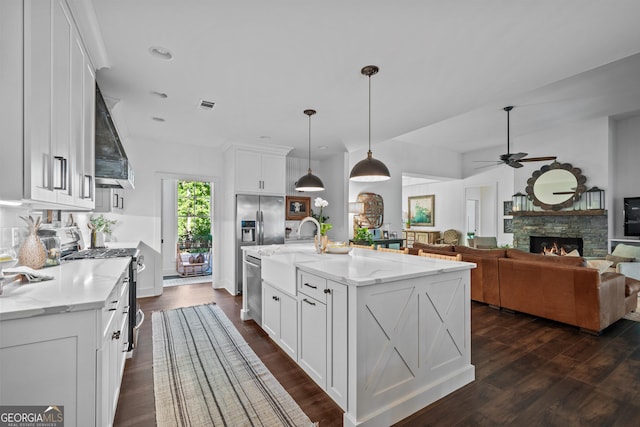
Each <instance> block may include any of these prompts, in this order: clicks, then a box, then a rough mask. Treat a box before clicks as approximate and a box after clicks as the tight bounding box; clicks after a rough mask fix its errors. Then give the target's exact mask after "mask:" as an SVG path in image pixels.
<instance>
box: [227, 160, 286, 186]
mask: <svg viewBox="0 0 640 427" xmlns="http://www.w3.org/2000/svg"><path fill="white" fill-rule="evenodd" d="M235 182H236V192H237V193H248V194H263V193H264V194H284V193H285V182H286V159H285V155H284V154H270V153H262V152H259V151H251V150H237V151H236V153H235Z"/></svg>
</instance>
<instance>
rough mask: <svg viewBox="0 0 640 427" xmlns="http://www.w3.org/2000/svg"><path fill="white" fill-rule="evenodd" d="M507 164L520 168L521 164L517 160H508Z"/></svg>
mask: <svg viewBox="0 0 640 427" xmlns="http://www.w3.org/2000/svg"><path fill="white" fill-rule="evenodd" d="M506 164H507V165H509V166H511V167H512V168H521V167H522V164H520V163H519V162H517V161H508V162H506Z"/></svg>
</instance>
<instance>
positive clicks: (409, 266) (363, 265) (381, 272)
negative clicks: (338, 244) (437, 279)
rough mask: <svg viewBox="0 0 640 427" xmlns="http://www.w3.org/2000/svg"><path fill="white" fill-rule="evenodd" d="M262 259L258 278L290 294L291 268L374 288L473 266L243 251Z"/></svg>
mask: <svg viewBox="0 0 640 427" xmlns="http://www.w3.org/2000/svg"><path fill="white" fill-rule="evenodd" d="M243 250H245V251H246V253H248V254H250V255H253V256H257V257H259V258H262V278H263V279H266V280H267V281H268V282H269V283H271V284H273V285H275V286H277V287H282V288H283V290H285V291H287V292H289V293H291V292H295V288H294V289H291V288H292V286H294V285H293V284H292V281H295V280H294V278H295V269H296V268H298V269H300V270H302V271H306V272H309V273H313V274H316V275H318V276H321V277H324V278H327V279H331V280H335V281H337V282H341V283H346V284H349V285H355V286H364V285H374V284H378V283H385V282H392V281H395V280H402V279H408V278H413V277H421V276H430V275H434V274H440V273H445V272H450V271H460V270H470V269H472V268H475V267H476V265H475V264H474V263H469V262H463V261H445V260H440V259H434V258H425V257H418V256H416V255H408V254H407V255H405V254H396V253H390V252H378V251H371V250H366V249H359V248H353V249H352V250H351V251H350V252H349V253H348V254H329V253H325V254H316V253H315V251H314V248H313V245H300V244H298V245H295V244H294V245H270V246H250V247H247V248H243Z"/></svg>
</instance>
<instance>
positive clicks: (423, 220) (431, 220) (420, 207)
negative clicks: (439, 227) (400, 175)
mask: <svg viewBox="0 0 640 427" xmlns="http://www.w3.org/2000/svg"><path fill="white" fill-rule="evenodd" d="M435 199H436V196H435V195H434V194H429V195H427V196H412V197H409V223H410V224H411V225H412V226H413V225H417V226H427V227H433V226H434V225H435V207H436V200H435Z"/></svg>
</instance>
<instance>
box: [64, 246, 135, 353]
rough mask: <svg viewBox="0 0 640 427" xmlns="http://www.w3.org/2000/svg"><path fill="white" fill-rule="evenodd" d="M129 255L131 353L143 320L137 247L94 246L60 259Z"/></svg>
mask: <svg viewBox="0 0 640 427" xmlns="http://www.w3.org/2000/svg"><path fill="white" fill-rule="evenodd" d="M124 257H130V258H131V262H130V263H129V307H130V309H129V322H128V323H129V349H128V351H129V352H130V354H131V355H132V354H133V353H131V352H132V351H133V349H134V347H135V344H136V342H137V332H138V329H139V328H140V325H141V324H142V322H143V321H144V313H143V312H142V310H140V307H139V306H138V300H137V298H138V295H137V294H138V291H137V282H138V273H140V272H141V271H142V270H144V269H145V265H144V257H143V256H142V255H141V254H140V250H139V249H137V248H95V249H84V250H81V251H77V252H72V253H70V254H68V255H65V256H64V257H62V259H61V261H71V260H82V259H104V258H124Z"/></svg>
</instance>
